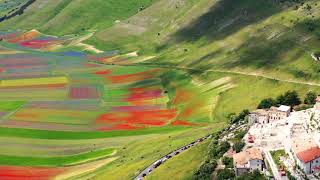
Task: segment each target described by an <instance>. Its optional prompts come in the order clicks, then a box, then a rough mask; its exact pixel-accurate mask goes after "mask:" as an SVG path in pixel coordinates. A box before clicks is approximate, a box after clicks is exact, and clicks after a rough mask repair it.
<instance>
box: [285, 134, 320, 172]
mask: <svg viewBox="0 0 320 180" xmlns="http://www.w3.org/2000/svg"><path fill="white" fill-rule="evenodd" d="M290 145H291V147H290V149H287V153H288V154H289V156H290V157H291V158H293V159H294V161H295V162H296V165H297V166H298V167H300V168H301V170H303V171H304V172H305V173H306V174H312V173H315V172H319V171H320V148H319V146H318V145H317V144H316V143H315V141H314V140H313V139H312V138H311V137H308V136H307V135H306V136H304V137H297V138H293V139H291V144H290Z"/></svg>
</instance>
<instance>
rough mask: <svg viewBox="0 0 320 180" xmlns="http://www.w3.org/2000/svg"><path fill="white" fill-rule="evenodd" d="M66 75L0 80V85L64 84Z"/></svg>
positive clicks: (66, 81)
mask: <svg viewBox="0 0 320 180" xmlns="http://www.w3.org/2000/svg"><path fill="white" fill-rule="evenodd" d="M66 83H68V78H66V77H64V76H63V77H45V78H28V79H10V80H1V81H0V87H15V86H33V85H46V84H66Z"/></svg>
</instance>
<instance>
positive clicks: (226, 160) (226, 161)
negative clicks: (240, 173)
mask: <svg viewBox="0 0 320 180" xmlns="http://www.w3.org/2000/svg"><path fill="white" fill-rule="evenodd" d="M222 163H223V164H224V165H225V166H226V167H227V168H232V166H233V158H230V157H223V158H222Z"/></svg>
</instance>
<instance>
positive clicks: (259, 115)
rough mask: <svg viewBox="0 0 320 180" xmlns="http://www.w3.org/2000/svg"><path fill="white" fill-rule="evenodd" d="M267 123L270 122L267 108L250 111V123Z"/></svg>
mask: <svg viewBox="0 0 320 180" xmlns="http://www.w3.org/2000/svg"><path fill="white" fill-rule="evenodd" d="M254 123H259V124H267V123H269V114H268V111H267V110H265V109H257V110H255V111H253V112H251V113H250V115H249V124H254Z"/></svg>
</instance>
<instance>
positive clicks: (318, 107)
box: [314, 96, 320, 110]
mask: <svg viewBox="0 0 320 180" xmlns="http://www.w3.org/2000/svg"><path fill="white" fill-rule="evenodd" d="M314 108H315V109H316V110H320V96H318V97H317V99H316V104H315V105H314Z"/></svg>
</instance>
